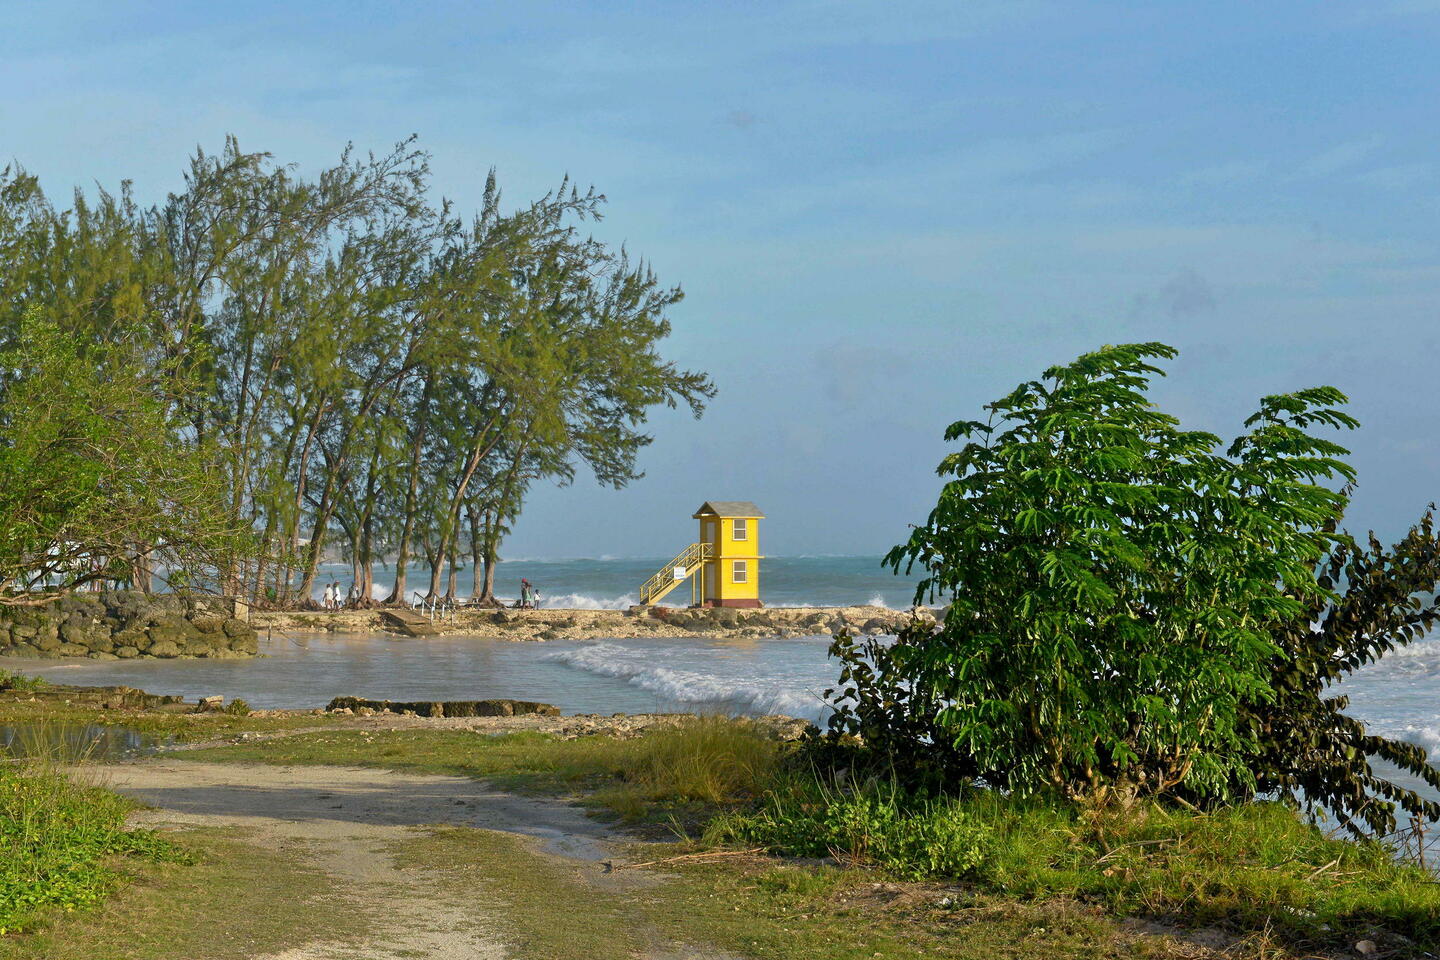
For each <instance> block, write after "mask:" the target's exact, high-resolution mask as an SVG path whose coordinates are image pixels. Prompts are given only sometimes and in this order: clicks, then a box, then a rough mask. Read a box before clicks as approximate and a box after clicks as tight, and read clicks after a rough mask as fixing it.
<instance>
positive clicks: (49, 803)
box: [0, 761, 187, 934]
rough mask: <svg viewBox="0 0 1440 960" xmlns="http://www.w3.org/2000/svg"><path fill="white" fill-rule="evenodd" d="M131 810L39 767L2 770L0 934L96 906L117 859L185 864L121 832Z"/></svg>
mask: <svg viewBox="0 0 1440 960" xmlns="http://www.w3.org/2000/svg"><path fill="white" fill-rule="evenodd" d="M132 806H133V805H132V804H131V803H130V802H129V801H127V800H125V799H124V798H122V797H120V796H118V795H117V794H115V793H112V792H110V791H108V790H104V789H101V788H99V787H95V786H87V785H84V784H81V783H77V782H76V781H74V780H72V779H71V778H70V777H68V776H67V775H65V774H64V773H62V772H60V771H59V770H57V769H55V768H53V767H51V766H49V765H46V764H44V763H39V762H33V761H32V762H22V763H17V762H8V763H5V764H0V934H4V933H9V932H13V931H18V930H27V929H31V928H33V927H35V926H37V925H39V924H41V923H43V922H45V921H47V920H48V919H50V918H51V917H53V916H54V915H55V914H57V913H68V912H72V911H75V910H80V909H84V908H89V907H93V906H95V905H96V904H97V903H99V902H100V901H101V900H103V899H104V898H105V897H106V896H107V895H109V894H110V893H112V892H113V891H114V890H115V889H116V888H117V887H118V886H119V885H120V883H121V881H122V879H123V875H122V873H121V871H120V870H118V869H117V868H116V867H115V865H114V863H115V861H116V860H117V859H119V858H134V859H140V860H150V861H183V860H184V859H185V858H186V856H187V855H186V854H185V853H184V852H183V850H182V849H181V848H179V847H177V846H175V845H174V844H173V843H171V842H169V841H168V840H166V839H165V838H163V837H161V836H159V835H158V834H155V833H153V832H151V831H148V830H130V829H127V828H126V826H125V817H126V814H127V813H129V811H130V810H131V808H132Z"/></svg>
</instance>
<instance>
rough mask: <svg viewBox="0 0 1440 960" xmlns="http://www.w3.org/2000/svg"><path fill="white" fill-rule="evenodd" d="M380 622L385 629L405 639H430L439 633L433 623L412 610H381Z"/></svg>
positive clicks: (438, 629)
mask: <svg viewBox="0 0 1440 960" xmlns="http://www.w3.org/2000/svg"><path fill="white" fill-rule="evenodd" d="M380 620H381V621H382V622H383V623H384V624H385V626H386V627H388V628H390V629H393V630H395V631H397V632H399V633H403V634H404V635H405V636H407V637H431V636H434V635H435V634H437V633H439V632H440V628H439V627H437V626H436V625H435V621H433V620H431V619H430V618H429V617H426V616H422V615H421V614H418V613H416V612H415V611H414V610H381V611H380Z"/></svg>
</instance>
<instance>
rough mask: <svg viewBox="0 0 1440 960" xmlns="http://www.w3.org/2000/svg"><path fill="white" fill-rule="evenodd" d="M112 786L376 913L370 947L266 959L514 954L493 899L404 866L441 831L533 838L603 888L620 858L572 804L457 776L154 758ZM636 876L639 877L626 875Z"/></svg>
mask: <svg viewBox="0 0 1440 960" xmlns="http://www.w3.org/2000/svg"><path fill="white" fill-rule="evenodd" d="M106 781H107V785H108V786H110V787H111V788H113V789H115V790H118V791H119V792H121V793H124V794H127V795H129V796H131V797H134V798H135V799H137V800H139V801H141V802H142V803H145V804H147V805H149V806H150V807H152V808H153V809H150V810H145V811H142V812H140V813H138V814H137V815H136V818H135V819H136V822H137V823H139V824H142V825H145V826H152V827H231V828H233V827H238V828H242V829H243V830H244V831H245V834H246V836H247V839H248V840H249V841H250V842H253V843H256V844H259V845H261V846H265V847H269V848H271V849H275V850H277V851H283V852H286V853H289V854H294V853H296V852H297V851H302V852H303V853H304V855H305V857H306V859H307V860H308V861H309V862H310V863H311V864H312V865H313V866H314V867H316V868H318V869H320V870H322V871H323V872H324V873H325V874H327V875H328V876H329V877H331V878H333V882H334V883H335V884H336V885H337V886H339V887H340V888H342V889H347V890H350V891H353V892H356V893H358V894H360V896H358V897H357V898H356V902H357V904H359V908H360V909H364V910H367V911H369V912H370V913H371V914H372V916H371V917H370V918H369V922H368V923H367V925H366V928H367V933H366V934H365V935H364V937H363V939H364V942H353V941H347V940H345V939H339V940H336V939H330V938H328V937H327V936H325V934H324V932H323V931H308V932H306V931H297V939H296V943H295V945H294V946H293V947H292V948H290V949H288V950H285V951H284V952H283V953H278V954H270V955H269V956H268V957H267V958H266V960H371V958H373V960H391V958H399V957H428V958H436V960H452V958H453V960H461V958H464V960H492V958H496V960H499V958H505V957H507V956H509V954H508V953H507V951H506V949H505V946H504V942H505V941H504V923H503V917H500V916H498V915H497V908H496V906H495V903H494V902H487V900H486V899H485V898H484V897H483V896H478V897H477V896H476V895H473V894H470V893H464V892H461V891H457V890H456V889H455V886H454V884H447V883H445V882H444V881H445V879H446V878H445V877H444V876H443V868H437V869H435V870H417V869H415V868H413V867H400V866H397V864H396V860H395V853H396V851H398V850H403V848H404V844H405V842H406V841H407V840H414V839H415V838H417V837H419V836H422V835H424V834H425V833H427V831H424V830H422V829H421V828H422V827H428V826H434V825H437V824H445V825H454V826H464V827H479V828H484V829H487V830H497V831H503V832H506V833H512V834H519V835H523V836H525V837H530V838H534V840H535V843H536V845H537V846H538V850H539V851H540V852H541V853H542V854H543V855H549V856H555V857H563V858H566V860H567V861H568V862H569V863H570V864H571V865H572V866H573V868H574V869H575V870H576V871H578V872H580V873H582V874H584V875H587V876H589V877H590V879H593V880H594V881H595V882H602V883H604V882H615V881H611V880H608V879H605V878H606V877H607V876H608V875H606V874H605V873H604V867H603V866H602V864H601V862H600V861H601V860H603V859H606V858H609V857H611V856H613V855H614V853H615V851H614V850H613V849H612V847H611V844H610V842H609V841H610V838H609V837H608V834H607V831H606V830H605V828H604V827H603V826H601V825H599V824H597V823H595V822H594V821H593V820H590V819H588V818H587V817H586V816H584V814H583V813H582V812H581V811H579V810H578V809H576V808H575V807H573V806H570V805H567V804H564V803H560V802H557V801H551V800H542V799H532V798H521V797H516V796H513V795H510V794H506V793H501V792H498V791H495V790H492V789H490V788H488V787H486V786H485V785H484V784H483V783H479V782H477V781H474V780H468V779H462V778H458V777H439V776H419V775H413V774H405V773H395V772H391V771H383V770H362V769H355V768H349V767H328V766H327V767H279V766H250V765H239V764H207V763H189V762H180V761H173V760H172V761H165V760H159V761H147V762H141V763H134V764H125V765H120V766H116V767H111V768H109V769H108V771H107V776H106ZM628 876H634V874H628Z"/></svg>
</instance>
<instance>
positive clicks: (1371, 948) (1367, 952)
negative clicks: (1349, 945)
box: [1355, 940, 1380, 957]
mask: <svg viewBox="0 0 1440 960" xmlns="http://www.w3.org/2000/svg"><path fill="white" fill-rule="evenodd" d="M1355 952H1356V953H1358V954H1360V956H1362V957H1373V956H1375V954H1377V953H1379V952H1380V947H1379V946H1378V945H1377V944H1376V943H1375V941H1374V940H1361V941H1360V942H1359V943H1357V944H1355Z"/></svg>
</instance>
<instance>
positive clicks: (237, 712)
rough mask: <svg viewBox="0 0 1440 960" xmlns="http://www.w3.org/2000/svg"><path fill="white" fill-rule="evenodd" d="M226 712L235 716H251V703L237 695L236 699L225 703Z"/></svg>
mask: <svg viewBox="0 0 1440 960" xmlns="http://www.w3.org/2000/svg"><path fill="white" fill-rule="evenodd" d="M225 712H226V713H228V714H230V715H231V716H233V717H248V716H250V704H248V703H246V702H245V701H244V700H242V699H240V698H239V697H236V698H235V699H234V700H231V701H230V702H229V703H227V704H225Z"/></svg>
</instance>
